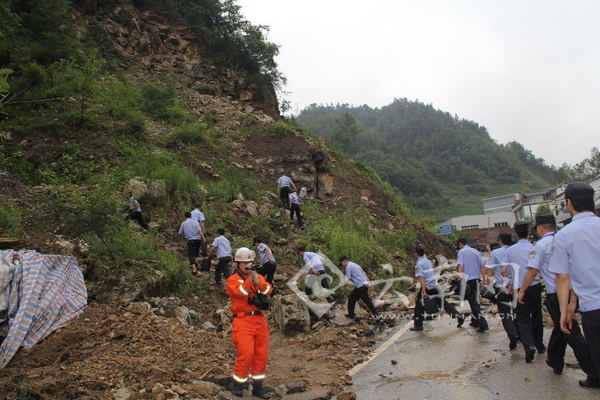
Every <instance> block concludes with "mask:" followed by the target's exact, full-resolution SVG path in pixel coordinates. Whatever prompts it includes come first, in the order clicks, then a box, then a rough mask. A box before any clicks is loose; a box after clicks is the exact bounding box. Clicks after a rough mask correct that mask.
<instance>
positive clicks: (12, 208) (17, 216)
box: [0, 202, 21, 236]
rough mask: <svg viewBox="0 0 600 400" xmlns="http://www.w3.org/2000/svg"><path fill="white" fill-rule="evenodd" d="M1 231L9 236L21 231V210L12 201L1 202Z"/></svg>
mask: <svg viewBox="0 0 600 400" xmlns="http://www.w3.org/2000/svg"><path fill="white" fill-rule="evenodd" d="M0 231H4V234H6V235H9V236H16V235H17V234H18V233H19V232H20V231H21V211H20V210H19V209H18V208H17V206H16V205H15V204H13V203H12V202H0Z"/></svg>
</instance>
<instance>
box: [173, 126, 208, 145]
mask: <svg viewBox="0 0 600 400" xmlns="http://www.w3.org/2000/svg"><path fill="white" fill-rule="evenodd" d="M168 140H169V141H170V142H178V143H185V144H199V143H209V142H210V137H209V132H208V127H207V125H206V124H205V123H202V122H197V123H193V124H186V125H183V126H181V127H179V128H177V129H175V132H173V133H172V134H171V135H170V136H169V139H168Z"/></svg>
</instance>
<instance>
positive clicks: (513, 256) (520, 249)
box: [506, 221, 546, 363]
mask: <svg viewBox="0 0 600 400" xmlns="http://www.w3.org/2000/svg"><path fill="white" fill-rule="evenodd" d="M513 229H514V230H515V233H516V234H517V238H518V239H519V240H518V241H517V243H515V244H513V245H512V246H510V247H509V248H508V250H506V262H507V263H509V264H510V276H511V279H510V283H509V285H508V288H509V292H511V293H514V292H515V291H518V293H519V298H520V299H521V301H522V302H517V308H516V310H515V311H516V315H517V321H516V322H517V328H518V330H519V338H520V340H521V343H522V344H523V348H524V349H525V362H527V363H530V362H532V361H533V357H534V356H535V351H536V349H537V351H538V353H539V354H543V353H544V352H545V351H546V346H544V342H543V339H544V338H543V334H544V327H543V325H542V285H541V284H540V278H539V275H538V274H537V271H535V270H534V274H533V275H534V276H533V278H532V279H531V283H530V284H529V285H528V287H523V281H524V279H525V274H526V273H527V265H528V264H529V255H530V254H531V253H532V251H533V245H532V244H531V243H530V242H529V240H527V237H528V236H529V224H527V222H526V221H517V222H515V224H514V226H513Z"/></svg>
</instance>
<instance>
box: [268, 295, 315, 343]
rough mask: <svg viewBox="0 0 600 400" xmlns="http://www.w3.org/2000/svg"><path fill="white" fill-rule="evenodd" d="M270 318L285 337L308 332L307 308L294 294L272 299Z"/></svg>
mask: <svg viewBox="0 0 600 400" xmlns="http://www.w3.org/2000/svg"><path fill="white" fill-rule="evenodd" d="M271 316H272V318H273V319H274V320H275V323H276V324H277V326H278V327H279V329H281V330H282V331H283V333H284V334H285V335H288V336H291V335H294V334H295V333H298V332H309V331H310V315H309V313H308V307H307V306H306V304H304V303H303V302H302V300H300V298H298V296H296V295H295V294H289V295H287V296H276V297H275V298H273V311H272V313H271Z"/></svg>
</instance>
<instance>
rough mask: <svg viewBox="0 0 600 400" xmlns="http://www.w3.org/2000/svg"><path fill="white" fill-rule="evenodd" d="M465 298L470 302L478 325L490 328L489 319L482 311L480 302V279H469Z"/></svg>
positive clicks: (482, 327)
mask: <svg viewBox="0 0 600 400" xmlns="http://www.w3.org/2000/svg"><path fill="white" fill-rule="evenodd" d="M465 300H467V301H468V302H469V307H471V317H472V318H473V319H474V320H475V321H476V323H477V326H478V327H479V328H481V329H488V323H487V320H486V319H485V317H484V316H483V314H482V313H481V306H480V304H479V279H471V280H470V281H467V288H466V291H465Z"/></svg>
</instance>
